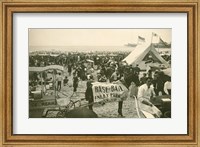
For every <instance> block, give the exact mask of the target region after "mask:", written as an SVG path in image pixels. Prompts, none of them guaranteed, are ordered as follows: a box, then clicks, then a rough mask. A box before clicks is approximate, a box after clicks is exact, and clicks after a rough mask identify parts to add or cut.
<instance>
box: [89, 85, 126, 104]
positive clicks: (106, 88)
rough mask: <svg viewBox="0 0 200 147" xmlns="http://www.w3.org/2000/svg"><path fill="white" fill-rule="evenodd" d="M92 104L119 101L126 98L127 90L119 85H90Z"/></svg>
mask: <svg viewBox="0 0 200 147" xmlns="http://www.w3.org/2000/svg"><path fill="white" fill-rule="evenodd" d="M92 91H93V96H94V102H100V101H121V100H123V99H125V98H127V93H128V89H127V88H126V87H125V86H124V85H123V84H122V83H121V82H116V83H100V82H95V83H92Z"/></svg>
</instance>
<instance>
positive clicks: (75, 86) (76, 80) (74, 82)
mask: <svg viewBox="0 0 200 147" xmlns="http://www.w3.org/2000/svg"><path fill="white" fill-rule="evenodd" d="M77 87H78V77H77V74H76V72H74V73H73V88H74V90H73V91H74V92H76V91H77Z"/></svg>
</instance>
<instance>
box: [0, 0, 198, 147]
mask: <svg viewBox="0 0 200 147" xmlns="http://www.w3.org/2000/svg"><path fill="white" fill-rule="evenodd" d="M0 6H1V7H0V8H1V22H2V23H1V27H0V30H1V31H0V32H1V33H0V36H1V40H0V42H1V44H2V45H1V52H0V60H1V62H0V65H1V66H0V73H1V74H0V77H1V78H0V82H1V84H0V131H1V132H0V146H28V145H29V146H72V145H73V146H74V145H76V146H94V145H95V146H102V145H114V146H122V145H127V146H134V145H135V146H152V147H153V146H177V147H178V146H181V147H184V146H185V147H186V146H194V147H195V146H196V147H198V146H200V134H199V132H200V117H199V115H200V108H199V107H200V100H199V94H198V91H199V90H200V86H199V78H200V76H199V73H200V70H199V66H198V64H199V60H200V53H199V50H198V47H199V46H200V41H199V40H198V39H199V35H200V31H199V28H200V22H199V21H200V19H199V14H200V1H199V0H189V1H188V0H175V1H171V0H152V1H148V0H123V1H122V0H109V1H106V0H95V1H92V0H76V1H72V0H65V1H63V0H41V1H39V0H29V1H26V0H2V1H1V2H0ZM18 12H21V13H28V12H41V13H43V12H45V13H50V12H52V13H54V12H58V13H59V12H78V13H81V12H123V13H127V12H130V13H134V12H142V13H144V12H145V13H155V12H161V13H172V12H173V13H187V16H188V59H187V60H188V134H186V135H178V134H177V135H171V134H170V135H145V134H143V135H120V134H118V135H14V134H13V133H12V125H13V122H12V120H13V119H12V117H13V113H12V111H13V110H12V102H13V100H12V91H13V88H12V80H13V79H12V74H13V72H12V70H13V67H12V62H13V60H12V57H13V51H12V47H13V39H12V37H13V32H12V27H13V20H12V19H13V14H14V13H18Z"/></svg>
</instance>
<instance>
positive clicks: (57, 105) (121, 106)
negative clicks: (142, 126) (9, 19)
mask: <svg viewBox="0 0 200 147" xmlns="http://www.w3.org/2000/svg"><path fill="white" fill-rule="evenodd" d="M28 32H29V34H28V48H29V67H28V68H29V118H171V47H172V42H171V41H172V40H171V39H172V29H171V28H157V29H155V28H154V29H150V28H145V29H144V28H142V29H141V28H130V29H122V28H119V29H113V28H112V29H110V28H108V29H99V28H98V29H94V28H92V29H82V28H80V29H77V28H76V29H65V28H63V29H60V28H59V29H56V28H52V29H49V28H48V29H47V28H29V30H28ZM172 83H173V82H172ZM172 93H173V91H172Z"/></svg>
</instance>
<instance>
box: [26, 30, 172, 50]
mask: <svg viewBox="0 0 200 147" xmlns="http://www.w3.org/2000/svg"><path fill="white" fill-rule="evenodd" d="M152 32H154V33H156V34H157V35H158V36H160V37H161V38H162V39H163V40H164V41H166V42H171V38H172V34H171V33H172V32H171V29H29V46H123V45H125V44H127V43H137V40H138V36H141V37H143V38H145V41H146V42H147V43H151V38H152ZM158 38H159V37H153V41H152V42H157V41H158Z"/></svg>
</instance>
